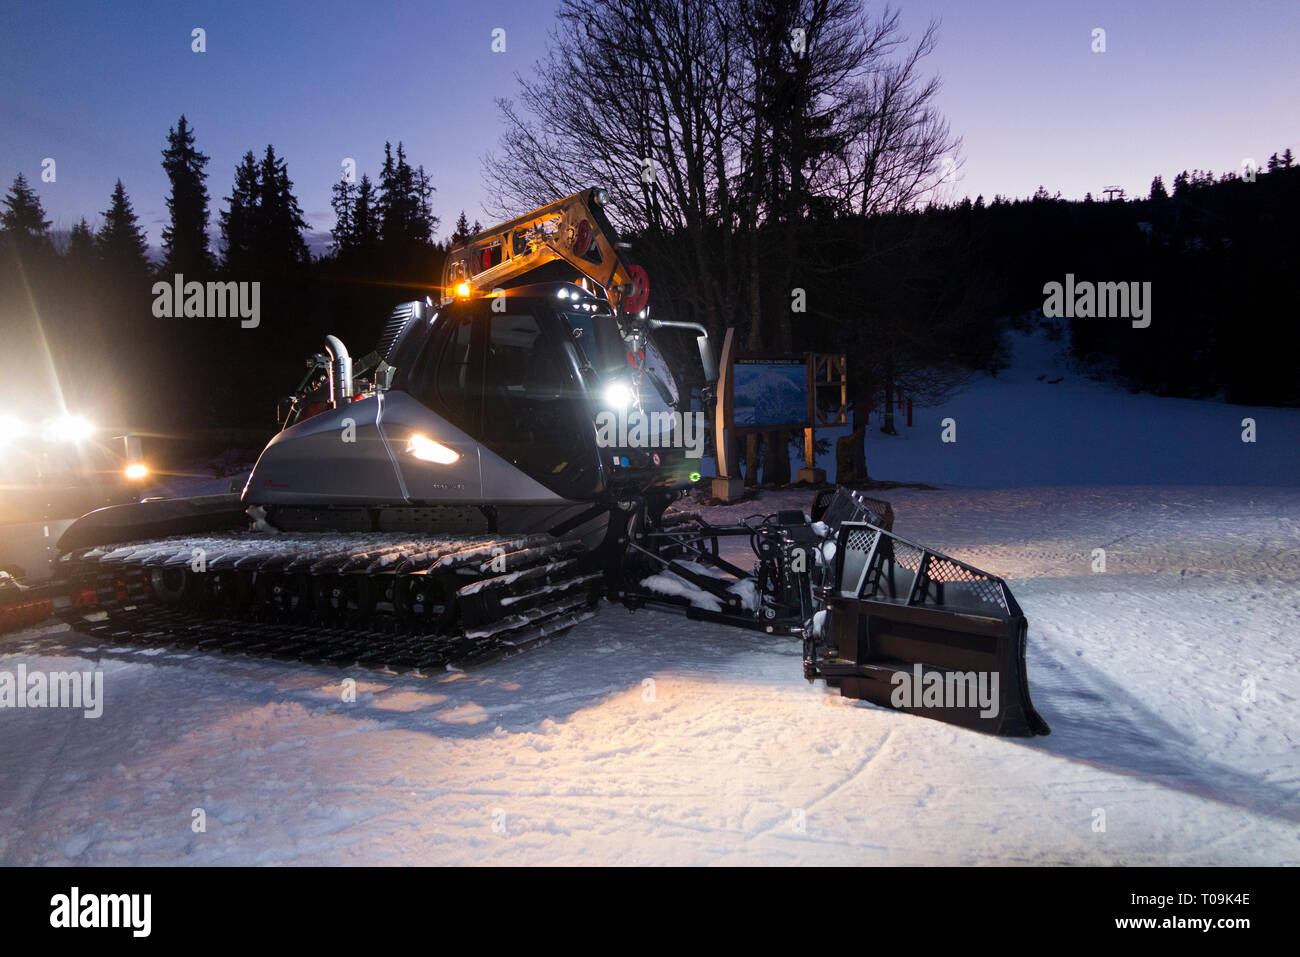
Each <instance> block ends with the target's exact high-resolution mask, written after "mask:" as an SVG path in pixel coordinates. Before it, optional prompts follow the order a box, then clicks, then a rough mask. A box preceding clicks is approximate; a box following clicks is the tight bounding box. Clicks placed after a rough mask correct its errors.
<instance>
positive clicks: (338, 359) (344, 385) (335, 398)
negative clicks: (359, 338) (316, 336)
mask: <svg viewBox="0 0 1300 957" xmlns="http://www.w3.org/2000/svg"><path fill="white" fill-rule="evenodd" d="M325 353H326V354H327V355H328V356H329V360H330V406H331V407H333V408H335V409H338V408H341V407H342V406H344V405H347V403H348V402H350V401H351V399H352V356H351V355H350V354H349V353H348V347H347V346H345V345H344V344H343V340H342V339H340V338H339V337H338V336H326V337H325Z"/></svg>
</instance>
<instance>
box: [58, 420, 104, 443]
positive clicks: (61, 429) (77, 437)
mask: <svg viewBox="0 0 1300 957" xmlns="http://www.w3.org/2000/svg"><path fill="white" fill-rule="evenodd" d="M94 433H95V427H94V426H93V425H91V424H90V423H89V422H87V421H86V420H85V419H83V418H82V417H81V416H79V415H62V416H59V418H57V419H55V420H54V421H53V422H51V423H50V426H49V429H48V430H47V434H48V435H49V437H50V438H51V439H53V440H54V441H56V442H81V441H84V440H85V439H88V438H90V437H91V436H92V435H93V434H94Z"/></svg>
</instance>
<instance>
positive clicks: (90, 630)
mask: <svg viewBox="0 0 1300 957" xmlns="http://www.w3.org/2000/svg"><path fill="white" fill-rule="evenodd" d="M58 577H59V579H60V581H61V582H62V584H63V587H61V588H60V589H59V597H58V598H56V601H55V604H56V612H57V614H58V616H59V617H60V618H61V619H63V620H64V621H65V622H67V623H68V624H70V625H72V626H73V627H74V628H75V629H76V630H77V631H79V632H82V633H84V634H88V635H91V636H93V637H96V638H99V639H101V640H105V641H109V642H112V643H126V644H141V645H147V646H172V647H178V648H188V649H196V650H200V651H216V652H228V653H236V654H245V655H253V656H259V657H271V658H280V659H284V660H290V661H304V662H309V663H315V664H333V665H338V666H342V667H347V666H352V665H359V666H362V667H368V668H376V669H383V670H391V671H416V672H429V671H431V670H441V669H443V668H445V667H446V666H447V665H458V664H473V663H481V662H483V661H486V660H490V659H493V658H497V657H501V656H503V655H506V654H509V653H511V652H513V651H515V650H518V649H520V648H522V647H525V646H527V645H531V644H534V643H536V642H538V641H540V640H542V639H545V638H548V637H549V636H551V635H554V634H557V633H558V632H562V631H564V630H566V629H568V628H571V627H572V626H573V625H575V624H577V623H579V622H580V621H583V620H585V619H587V618H589V617H591V616H592V615H593V614H594V613H595V612H594V608H593V606H594V604H595V602H596V600H597V599H598V598H599V597H600V595H601V593H602V591H603V585H602V582H603V577H604V576H603V574H602V573H601V572H600V571H599V570H598V569H593V568H592V567H591V556H590V555H588V553H586V551H585V550H584V548H583V546H582V544H581V543H580V542H578V541H576V540H557V539H555V538H552V537H551V536H549V535H522V536H513V537H510V536H505V537H503V536H475V537H470V538H460V539H445V538H442V539H435V538H431V537H423V538H407V539H406V540H404V541H400V542H394V541H393V536H392V535H391V534H371V535H339V534H334V533H302V534H292V535H283V534H280V535H277V534H268V533H259V532H230V533H225V534H219V535H206V536H178V537H174V538H167V539H156V540H152V541H147V542H128V543H125V544H120V545H106V546H100V547H96V548H90V549H83V550H80V551H77V552H73V553H70V554H68V555H66V556H64V558H63V559H61V561H60V572H59V576H58Z"/></svg>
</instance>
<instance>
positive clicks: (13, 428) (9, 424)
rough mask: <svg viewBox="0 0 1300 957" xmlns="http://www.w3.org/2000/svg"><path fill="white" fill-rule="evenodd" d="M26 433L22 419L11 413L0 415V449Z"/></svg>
mask: <svg viewBox="0 0 1300 957" xmlns="http://www.w3.org/2000/svg"><path fill="white" fill-rule="evenodd" d="M26 434H27V426H26V425H24V424H23V420H22V419H19V418H17V417H15V416H12V415H0V449H3V448H4V447H5V446H8V445H12V444H13V443H14V442H15V441H17V440H18V439H21V438H22V437H23V436H24V435H26Z"/></svg>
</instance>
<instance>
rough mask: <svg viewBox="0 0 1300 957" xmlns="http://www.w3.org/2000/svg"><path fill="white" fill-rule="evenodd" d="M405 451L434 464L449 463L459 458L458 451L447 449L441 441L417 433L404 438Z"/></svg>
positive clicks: (422, 460)
mask: <svg viewBox="0 0 1300 957" xmlns="http://www.w3.org/2000/svg"><path fill="white" fill-rule="evenodd" d="M406 451H407V452H408V453H409V454H411V455H414V456H415V457H416V458H417V459H419V460H420V461H421V462H433V463H434V464H436V465H451V464H452V463H453V462H455V461H456V460H457V459H459V458H460V453H459V452H457V451H456V450H455V449H449V448H447V446H445V445H443V444H442V443H441V442H435V441H433V439H431V438H428V437H427V436H423V435H420V434H418V433H417V434H415V435H413V436H411V437H410V438H409V439H407V440H406Z"/></svg>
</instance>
